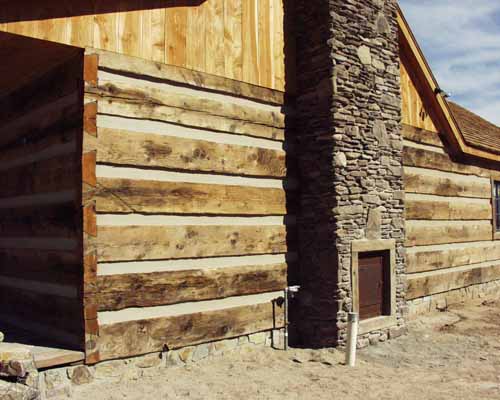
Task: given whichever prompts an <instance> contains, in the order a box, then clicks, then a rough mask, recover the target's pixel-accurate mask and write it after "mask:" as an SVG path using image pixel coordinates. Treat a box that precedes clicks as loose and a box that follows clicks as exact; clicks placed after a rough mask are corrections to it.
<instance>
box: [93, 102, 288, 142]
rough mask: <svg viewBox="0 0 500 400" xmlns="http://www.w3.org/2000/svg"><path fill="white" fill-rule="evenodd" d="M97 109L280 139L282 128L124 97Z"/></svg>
mask: <svg viewBox="0 0 500 400" xmlns="http://www.w3.org/2000/svg"><path fill="white" fill-rule="evenodd" d="M98 112H99V113H100V114H108V115H115V116H123V117H128V118H135V119H146V120H148V119H149V120H156V121H164V122H169V123H172V124H177V125H184V126H190V127H195V128H200V129H206V130H211V131H217V132H226V133H234V134H238V135H248V136H254V137H262V138H267V139H273V140H280V141H283V140H284V139H285V131H284V129H282V128H275V127H270V126H265V125H260V124H255V123H252V122H246V121H240V120H235V119H229V118H226V117H219V116H216V115H208V114H205V113H203V112H200V111H190V110H183V109H179V108H172V107H167V106H162V105H156V104H150V103H135V102H130V101H128V100H124V99H118V98H112V99H111V98H110V99H108V100H106V101H99V102H98Z"/></svg>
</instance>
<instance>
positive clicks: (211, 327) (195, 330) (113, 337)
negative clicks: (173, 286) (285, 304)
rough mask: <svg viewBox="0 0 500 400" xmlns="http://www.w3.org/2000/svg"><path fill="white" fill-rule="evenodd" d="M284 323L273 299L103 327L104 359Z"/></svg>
mask: <svg viewBox="0 0 500 400" xmlns="http://www.w3.org/2000/svg"><path fill="white" fill-rule="evenodd" d="M282 326H283V310H282V309H281V308H280V307H277V306H276V305H274V304H273V303H271V302H268V303H263V304H257V305H251V306H242V307H235V308H229V309H224V310H216V311H207V312H202V313H195V314H186V315H179V316H173V317H165V318H152V319H145V320H139V321H127V322H121V323H116V324H110V325H101V326H100V327H99V346H100V355H101V360H106V359H112V358H119V357H127V356H133V355H138V354H145V353H151V352H156V351H162V350H163V349H164V347H165V346H167V347H168V348H169V349H176V348H180V347H185V346H190V345H195V344H200V343H206V342H210V341H215V340H222V339H228V338H232V337H238V336H242V335H246V334H249V333H254V332H259V331H265V330H270V329H274V328H279V327H282Z"/></svg>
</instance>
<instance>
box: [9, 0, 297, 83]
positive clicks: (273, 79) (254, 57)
mask: <svg viewBox="0 0 500 400" xmlns="http://www.w3.org/2000/svg"><path fill="white" fill-rule="evenodd" d="M288 8H289V7H288ZM284 18H285V15H284V4H283V0H260V1H259V0H205V1H173V0H167V1H161V2H160V1H158V0H126V1H123V0H121V1H117V0H116V1H115V0H99V1H94V2H90V3H89V2H84V1H72V2H71V3H70V4H65V5H64V7H61V6H60V4H57V2H53V1H49V4H47V5H46V6H44V7H39V5H38V4H34V5H33V6H31V7H30V6H29V5H27V4H26V2H23V3H14V2H9V3H5V4H2V7H1V9H0V31H5V32H9V33H15V34H19V35H26V36H30V37H34V38H37V39H43V40H50V41H54V42H58V43H63V44H69V45H73V46H77V47H94V48H98V49H103V50H108V51H113V52H117V53H121V54H125V55H129V56H135V57H140V58H144V59H147V60H151V61H155V62H159V63H165V64H170V65H175V66H180V67H186V68H188V69H192V70H196V71H201V72H207V73H210V74H214V75H219V76H224V77H227V78H230V79H235V80H238V81H243V82H248V83H252V84H256V85H260V86H264V87H267V88H272V89H277V90H284V88H285V66H284V63H285V52H284V49H285V36H284Z"/></svg>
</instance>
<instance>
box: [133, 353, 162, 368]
mask: <svg viewBox="0 0 500 400" xmlns="http://www.w3.org/2000/svg"><path fill="white" fill-rule="evenodd" d="M160 364H161V357H160V355H159V354H157V353H153V354H147V355H145V356H142V357H140V358H139V359H137V361H136V362H135V365H136V366H137V367H138V368H152V367H157V366H158V365H160Z"/></svg>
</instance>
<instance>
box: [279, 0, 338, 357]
mask: <svg viewBox="0 0 500 400" xmlns="http://www.w3.org/2000/svg"><path fill="white" fill-rule="evenodd" d="M292 4H293V5H294V7H293V8H294V10H293V12H292V11H291V8H292ZM293 14H294V15H293ZM329 15H330V10H329V4H328V2H326V1H323V0H314V1H312V0H294V1H293V2H292V1H286V0H285V32H286V34H285V38H286V43H285V59H286V83H287V86H286V87H287V93H293V94H294V96H293V98H294V104H295V111H296V112H295V121H294V127H295V128H294V130H293V136H294V138H293V141H294V143H295V144H296V149H297V151H296V157H295V158H296V159H297V165H298V166H297V174H296V175H297V177H298V181H299V185H300V193H299V194H298V196H297V198H296V201H297V203H298V213H297V215H298V217H297V232H296V235H297V243H298V246H297V250H298V253H299V260H298V262H297V264H296V268H295V269H294V270H292V271H290V273H289V284H290V285H300V287H301V288H300V291H299V293H298V296H296V298H295V299H294V300H292V301H291V302H290V332H289V336H290V345H291V346H295V347H308V348H310V347H313V348H320V347H331V346H335V345H336V344H337V342H338V326H337V313H338V309H339V303H338V302H337V295H338V290H339V289H338V286H339V285H338V268H339V265H338V263H339V261H338V253H337V247H336V245H337V243H336V239H337V238H336V229H337V228H336V222H335V217H334V210H335V208H336V207H337V200H336V194H335V192H334V187H333V182H335V173H336V171H335V170H336V168H335V166H336V165H337V164H338V161H337V160H336V157H335V150H336V149H335V141H334V138H333V136H334V135H333V134H332V129H333V126H332V116H333V114H334V113H335V108H336V107H337V104H335V102H334V101H333V100H332V99H333V97H334V93H333V85H332V84H331V80H332V77H333V76H334V71H333V67H332V66H331V59H330V54H329V53H328V52H326V51H319V50H318V47H319V45H318V44H319V43H325V44H326V43H327V42H328V40H329V39H331V37H330V36H331V33H330V31H329V30H328V29H325V27H328V26H329V20H328V18H329ZM291 38H292V39H291ZM291 58H293V62H291Z"/></svg>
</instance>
